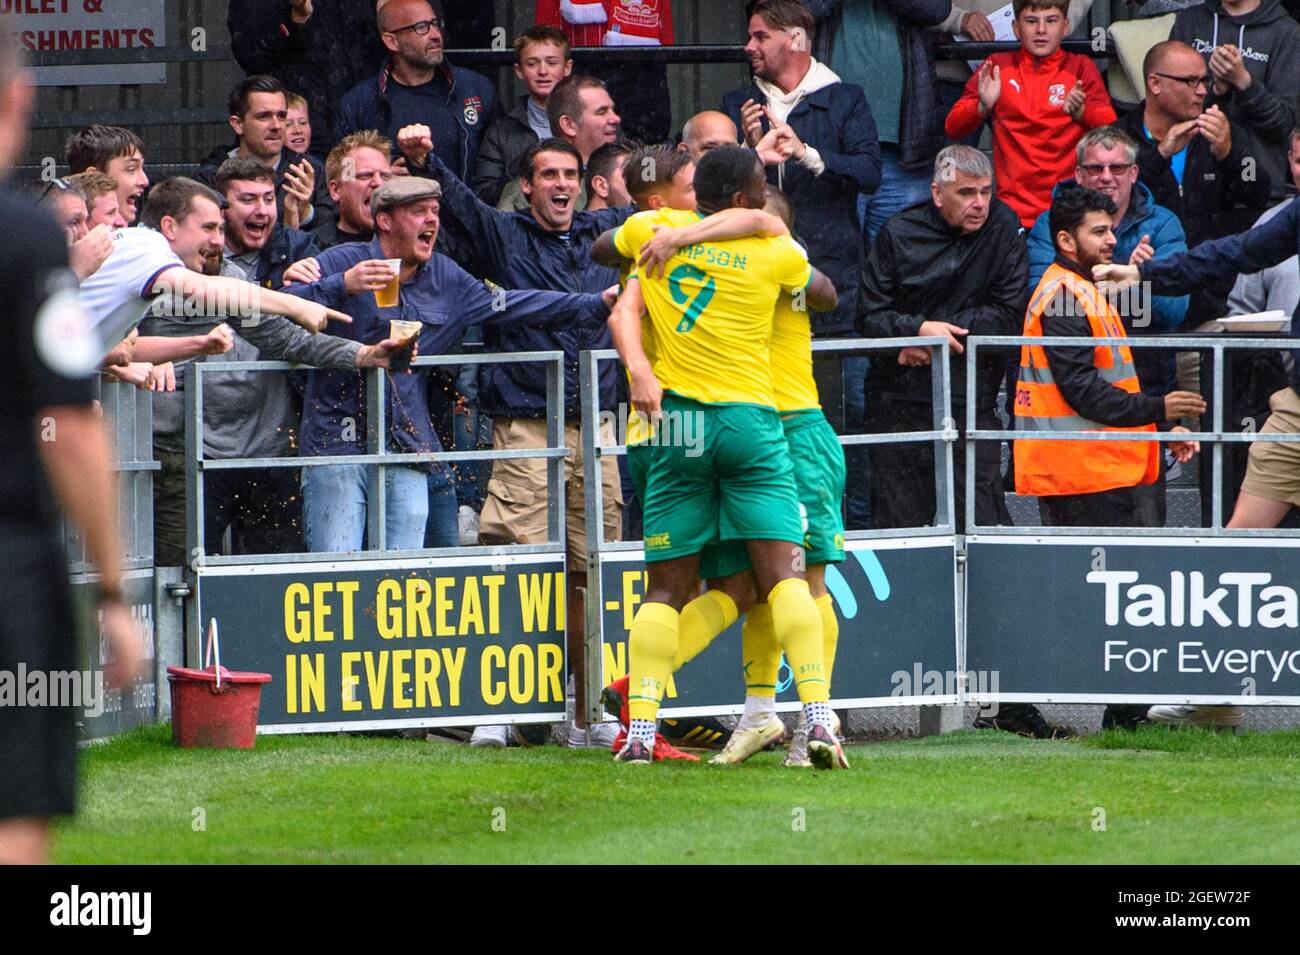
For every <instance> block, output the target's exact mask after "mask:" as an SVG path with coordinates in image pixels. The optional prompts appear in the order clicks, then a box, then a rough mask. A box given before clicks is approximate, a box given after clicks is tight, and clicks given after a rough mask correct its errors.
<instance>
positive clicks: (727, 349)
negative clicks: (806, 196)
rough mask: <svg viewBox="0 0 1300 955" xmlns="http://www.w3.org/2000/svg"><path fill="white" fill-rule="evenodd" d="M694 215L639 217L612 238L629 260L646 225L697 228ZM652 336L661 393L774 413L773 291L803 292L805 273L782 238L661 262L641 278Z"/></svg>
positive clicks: (667, 212)
mask: <svg viewBox="0 0 1300 955" xmlns="http://www.w3.org/2000/svg"><path fill="white" fill-rule="evenodd" d="M700 218H701V216H700V215H699V213H697V212H688V211H684V210H680V209H660V210H658V211H652V212H639V213H637V214H636V215H634V216H632V218H630V219H628V220H627V221H626V222H624V223H623V225H622V226H620V227H619V230H618V232H617V233H616V235H615V237H614V240H615V245H616V246H617V248H618V251H619V252H620V253H621V254H622V255H623V257H624V258H629V259H633V260H635V259H636V258H637V256H638V255H639V254H640V251H641V246H642V245H643V244H644V243H645V242H646V241H647V240H649V239H650V238H651V237H652V236H653V235H654V229H653V228H652V227H653V226H656V225H660V226H669V227H676V226H682V225H689V224H691V223H694V222H698V221H699V220H700ZM640 278H641V289H642V294H643V295H644V296H645V302H646V310H647V311H648V312H649V313H650V324H651V328H652V335H653V338H654V343H655V345H654V349H655V359H654V371H655V376H656V377H657V378H658V379H659V383H660V384H661V385H663V387H664V390H665V391H671V392H673V393H674V394H677V395H681V396H682V397H684V398H692V399H694V400H696V401H701V402H704V403H706V404H753V405H763V406H765V407H769V408H775V407H776V394H775V391H774V389H773V387H772V368H771V364H770V352H769V348H770V344H771V339H772V317H773V311H774V309H775V307H776V303H777V298H778V297H779V296H780V294H781V292H791V293H793V292H795V291H797V290H799V289H802V288H807V286H808V283H809V282H810V281H811V280H812V268H811V266H810V265H809V264H808V258H807V256H806V255H804V253H803V251H802V250H801V249H800V248H799V247H798V246H797V245H795V243H794V242H793V241H792V240H791V239H790V238H788V237H782V238H776V239H768V238H745V239H732V240H730V241H727V242H702V243H699V244H697V245H693V246H689V247H687V248H684V249H681V250H679V251H678V253H677V254H676V255H675V256H673V257H672V258H671V259H669V261H668V264H667V266H666V267H665V269H664V275H662V276H660V277H658V278H653V279H651V278H649V277H647V276H645V275H641V276H640Z"/></svg>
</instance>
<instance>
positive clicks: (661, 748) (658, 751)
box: [610, 730, 700, 763]
mask: <svg viewBox="0 0 1300 955" xmlns="http://www.w3.org/2000/svg"><path fill="white" fill-rule="evenodd" d="M625 742H627V730H619V731H618V735H617V736H615V737H614V745H613V746H611V747H610V752H611V753H615V754H617V753H619V752H620V751H621V750H622V749H623V744H624V743H625ZM654 757H655V759H654V761H655V762H656V763H664V762H667V761H668V760H670V759H680V760H682V761H684V762H687V763H698V762H699V761H700V757H698V756H696V755H694V754H692V753H683V752H682V751H681V750H680V749H678V748H677V747H676V746H674V745H673V744H672V743H670V742H668V740H666V739H664V734H663V733H655V749H654Z"/></svg>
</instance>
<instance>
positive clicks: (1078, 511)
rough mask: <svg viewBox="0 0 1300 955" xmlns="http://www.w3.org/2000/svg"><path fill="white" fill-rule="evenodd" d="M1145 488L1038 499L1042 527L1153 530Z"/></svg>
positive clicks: (1151, 511)
mask: <svg viewBox="0 0 1300 955" xmlns="http://www.w3.org/2000/svg"><path fill="white" fill-rule="evenodd" d="M1148 498H1149V492H1148V491H1147V489H1146V488H1145V487H1117V488H1115V489H1114V490H1110V491H1098V492H1097V493H1095V494H1058V495H1053V496H1051V497H1040V498H1039V499H1038V513H1039V515H1040V516H1041V517H1042V519H1043V526H1044V527H1154V526H1156V524H1155V514H1154V510H1153V509H1152V508H1150V507H1148V506H1146V503H1147V500H1148Z"/></svg>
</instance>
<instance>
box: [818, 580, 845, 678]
mask: <svg viewBox="0 0 1300 955" xmlns="http://www.w3.org/2000/svg"><path fill="white" fill-rule="evenodd" d="M816 603H817V609H818V610H819V611H821V615H822V662H823V663H824V664H826V692H827V694H829V693H830V691H831V678H832V677H833V676H835V649H836V648H837V647H838V646H839V643H840V619H839V617H837V616H835V601H834V599H832V598H831V595H830V594H822V595H821V596H820V597H818V598H816ZM828 698H829V697H828Z"/></svg>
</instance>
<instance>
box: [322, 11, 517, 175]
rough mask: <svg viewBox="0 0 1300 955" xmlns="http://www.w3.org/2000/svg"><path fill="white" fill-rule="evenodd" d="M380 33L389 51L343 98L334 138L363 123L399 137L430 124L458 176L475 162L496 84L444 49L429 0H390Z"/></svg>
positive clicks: (492, 109) (442, 156)
mask: <svg viewBox="0 0 1300 955" xmlns="http://www.w3.org/2000/svg"><path fill="white" fill-rule="evenodd" d="M379 33H380V38H381V39H382V40H383V42H384V47H385V48H386V49H387V50H388V54H389V58H388V61H387V62H386V63H385V64H384V66H383V68H382V69H381V70H380V71H379V74H378V75H377V76H374V77H371V78H370V79H367V80H362V81H361V82H360V83H358V84H357V85H356V86H355V87H353V88H352V89H351V90H349V91H348V94H347V95H346V96H344V97H343V102H342V103H340V104H339V116H338V121H337V123H336V124H335V128H334V141H335V142H338V141H339V140H340V139H342V138H343V137H344V136H347V135H348V134H349V133H355V132H358V131H360V130H363V129H374V130H378V131H379V132H380V133H382V134H383V135H384V136H387V137H388V138H389V139H391V140H394V141H396V139H397V131H398V130H399V129H402V128H403V127H406V126H410V125H412V124H414V123H422V124H425V125H427V126H428V127H429V129H430V135H431V138H432V140H433V150H434V152H435V153H437V155H438V158H439V159H441V160H442V161H443V162H445V163H446V164H447V166H448V167H449V168H450V169H452V170H453V171H454V172H455V173H456V175H458V176H459V177H460V178H461V179H464V180H469V178H470V177H471V176H472V175H473V174H474V167H475V165H476V163H477V162H478V145H479V141H480V140H481V139H482V138H483V133H484V131H485V130H486V129H487V127H488V126H489V125H490V124H491V122H492V120H493V119H495V118H496V110H497V105H496V90H495V87H494V86H493V84H492V83H491V82H490V81H489V80H488V79H487V77H485V76H481V75H480V74H478V73H475V72H473V71H472V70H466V69H463V68H461V67H459V66H452V65H451V64H450V63H448V62H446V60H445V59H444V57H443V45H442V29H441V27H440V26H439V25H438V18H437V14H436V13H435V12H434V10H433V8H432V7H431V6H430V5H429V4H428V3H427V2H426V0H388V3H386V4H385V5H384V7H383V9H381V10H380V11H379Z"/></svg>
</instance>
